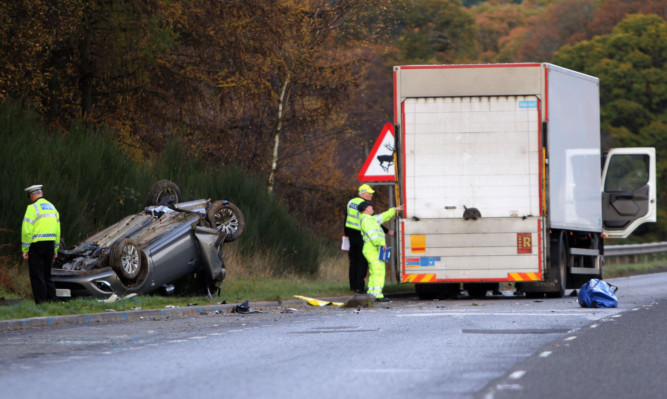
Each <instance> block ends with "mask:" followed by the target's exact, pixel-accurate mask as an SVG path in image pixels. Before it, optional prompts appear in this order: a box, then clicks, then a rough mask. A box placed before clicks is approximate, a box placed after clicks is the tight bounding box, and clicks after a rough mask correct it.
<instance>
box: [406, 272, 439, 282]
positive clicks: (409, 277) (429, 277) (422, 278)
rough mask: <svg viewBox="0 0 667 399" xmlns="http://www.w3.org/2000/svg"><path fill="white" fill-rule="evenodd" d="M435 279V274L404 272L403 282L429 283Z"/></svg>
mask: <svg viewBox="0 0 667 399" xmlns="http://www.w3.org/2000/svg"><path fill="white" fill-rule="evenodd" d="M432 281H435V274H404V275H403V282H404V283H430V282H432Z"/></svg>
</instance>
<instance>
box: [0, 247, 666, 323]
mask: <svg viewBox="0 0 667 399" xmlns="http://www.w3.org/2000/svg"><path fill="white" fill-rule="evenodd" d="M266 257H267V256H261V255H257V256H256V257H254V258H251V259H250V264H248V260H247V259H244V258H242V257H241V256H240V255H239V253H238V251H237V250H234V249H230V250H229V251H228V252H227V260H226V262H227V265H228V269H227V278H226V279H225V281H224V282H223V284H222V287H221V293H220V297H217V298H208V297H163V296H137V297H132V298H128V299H125V300H122V299H121V300H119V301H117V302H113V303H105V302H100V301H98V300H97V299H92V298H85V299H84V298H80V299H74V300H70V301H66V302H59V303H51V304H43V305H40V306H37V305H35V304H34V302H33V301H32V299H31V298H30V286H29V283H28V282H24V283H22V284H23V292H24V295H23V296H20V295H17V294H16V293H8V292H3V291H2V290H1V289H0V297H4V299H5V303H9V304H5V305H2V306H0V320H11V319H22V318H27V317H39V316H59V315H68V314H84V313H100V312H106V311H128V310H133V309H137V308H141V309H162V308H165V307H166V306H189V305H195V304H196V305H212V304H218V303H222V302H226V303H241V302H243V301H245V300H249V301H250V302H251V304H252V302H257V301H278V302H282V301H286V300H291V299H294V295H303V296H308V297H314V298H327V297H338V296H350V295H352V293H351V292H350V291H349V289H348V279H347V268H348V263H347V257H346V256H342V255H338V256H332V257H329V258H326V259H324V260H323V262H322V263H321V264H320V265H319V269H318V273H317V275H315V276H309V277H304V276H301V275H297V274H293V275H283V276H281V277H276V276H274V273H273V270H272V268H271V267H268V266H266V264H265V263H264V262H263V259H265V258H266ZM268 257H270V255H268ZM241 259H244V260H241ZM26 269H27V266H26V265H23V267H20V268H17V270H15V274H16V278H18V279H19V280H22V279H27V271H26ZM664 271H667V261H665V260H657V261H652V262H642V263H632V264H622V265H609V266H607V267H606V268H605V276H606V278H614V277H623V276H630V275H638V274H649V273H658V272H664ZM384 292H385V293H387V294H391V293H396V292H414V285H413V284H396V283H391V282H389V281H388V282H387V285H386V286H385V290H384ZM21 298H24V299H23V300H21Z"/></svg>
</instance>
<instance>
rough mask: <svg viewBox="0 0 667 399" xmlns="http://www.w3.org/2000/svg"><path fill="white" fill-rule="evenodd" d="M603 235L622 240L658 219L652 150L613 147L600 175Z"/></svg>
mask: <svg viewBox="0 0 667 399" xmlns="http://www.w3.org/2000/svg"><path fill="white" fill-rule="evenodd" d="M602 187H603V193H602V219H603V220H602V222H603V231H604V234H605V236H607V237H613V238H625V237H627V236H629V235H630V234H631V233H632V232H633V231H634V230H635V229H636V228H637V227H639V226H640V225H642V224H644V223H649V222H655V221H656V220H657V203H656V178H655V148H652V147H645V148H615V149H612V150H610V151H609V152H608V153H607V157H606V161H605V165H604V169H603V172H602Z"/></svg>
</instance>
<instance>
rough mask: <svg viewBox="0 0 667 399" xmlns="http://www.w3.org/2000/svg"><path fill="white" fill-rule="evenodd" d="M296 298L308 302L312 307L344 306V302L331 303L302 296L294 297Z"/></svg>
mask: <svg viewBox="0 0 667 399" xmlns="http://www.w3.org/2000/svg"><path fill="white" fill-rule="evenodd" d="M294 297H295V298H299V299H303V300H304V301H306V303H307V304H308V305H311V306H329V305H332V306H343V302H331V301H323V300H321V299H315V298H308V297H307V296H301V295H294Z"/></svg>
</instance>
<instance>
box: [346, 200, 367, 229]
mask: <svg viewBox="0 0 667 399" xmlns="http://www.w3.org/2000/svg"><path fill="white" fill-rule="evenodd" d="M364 201H365V200H364V199H363V198H360V197H357V198H353V199H351V200H350V202H348V203H347V219H345V227H347V228H350V229H353V230H361V215H359V211H358V210H357V206H358V205H359V204H361V203H362V202H364Z"/></svg>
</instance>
